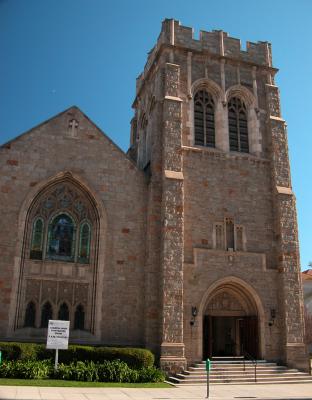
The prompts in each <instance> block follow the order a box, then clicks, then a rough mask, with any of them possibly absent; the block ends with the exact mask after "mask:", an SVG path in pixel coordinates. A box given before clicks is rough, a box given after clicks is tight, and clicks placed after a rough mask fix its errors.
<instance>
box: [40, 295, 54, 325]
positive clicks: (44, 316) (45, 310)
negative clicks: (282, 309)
mask: <svg viewBox="0 0 312 400" xmlns="http://www.w3.org/2000/svg"><path fill="white" fill-rule="evenodd" d="M49 319H53V309H52V306H51V303H50V302H49V301H47V302H46V303H44V305H43V307H42V309H41V324H40V326H41V328H47V327H48V325H49Z"/></svg>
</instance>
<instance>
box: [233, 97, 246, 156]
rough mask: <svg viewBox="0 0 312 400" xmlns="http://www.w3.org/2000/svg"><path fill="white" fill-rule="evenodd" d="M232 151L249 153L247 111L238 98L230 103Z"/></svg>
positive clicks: (234, 98)
mask: <svg viewBox="0 0 312 400" xmlns="http://www.w3.org/2000/svg"><path fill="white" fill-rule="evenodd" d="M228 117H229V141H230V151H240V152H243V153H248V152H249V144H248V125H247V109H246V105H245V103H244V102H243V101H242V100H241V99H240V98H238V97H232V98H230V100H229V102H228Z"/></svg>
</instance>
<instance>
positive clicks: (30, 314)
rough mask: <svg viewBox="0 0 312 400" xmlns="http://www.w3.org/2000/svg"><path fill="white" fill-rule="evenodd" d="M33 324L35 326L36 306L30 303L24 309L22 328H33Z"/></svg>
mask: <svg viewBox="0 0 312 400" xmlns="http://www.w3.org/2000/svg"><path fill="white" fill-rule="evenodd" d="M35 324H36V305H35V303H34V302H33V301H30V302H29V303H28V304H27V307H26V312H25V321H24V326H25V327H31V328H34V327H35Z"/></svg>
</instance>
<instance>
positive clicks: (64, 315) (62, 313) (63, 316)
mask: <svg viewBox="0 0 312 400" xmlns="http://www.w3.org/2000/svg"><path fill="white" fill-rule="evenodd" d="M58 319H60V320H63V321H69V309H68V306H67V304H66V303H63V304H61V305H60V308H59V312H58Z"/></svg>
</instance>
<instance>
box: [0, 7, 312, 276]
mask: <svg viewBox="0 0 312 400" xmlns="http://www.w3.org/2000/svg"><path fill="white" fill-rule="evenodd" d="M311 17H312V1H311V0H297V1H296V2H295V1H292V0H284V1H282V0H274V1H273V0H271V1H268V0H261V1H255V0H237V1H230V0H224V1H222V2H221V1H217V0H215V1H211V0H196V1H193V2H191V1H189V0H188V1H186V0H180V1H178V0H171V1H170V0H167V1H165V0H158V1H147V0H145V1H143V0H142V1H141V0H115V1H106V0H0V54H1V63H0V144H1V143H4V142H6V141H8V140H9V139H12V138H14V137H15V136H17V135H19V134H21V133H23V132H25V131H26V130H28V129H30V128H31V127H33V126H34V125H36V124H38V123H40V122H42V121H44V120H46V119H48V118H50V117H52V116H53V115H55V114H57V113H59V112H61V111H63V110H64V109H66V108H68V107H70V106H71V105H77V106H78V107H80V108H81V109H82V110H83V111H84V112H85V113H86V114H87V115H88V116H89V117H90V118H91V119H92V120H93V121H94V122H95V123H96V124H97V125H98V126H99V127H100V128H101V129H102V130H103V131H104V132H106V133H107V134H108V135H109V136H110V137H111V138H112V139H113V140H114V141H115V142H116V143H117V144H118V145H119V146H120V147H121V148H122V149H124V150H126V149H127V148H128V144H129V122H130V119H131V117H132V110H131V104H132V101H133V99H134V93H135V78H136V77H137V75H138V74H139V73H140V72H141V70H142V68H143V66H144V64H145V61H146V54H147V52H148V51H149V50H150V49H151V48H152V47H153V45H154V43H155V41H156V39H157V36H158V34H159V31H160V26H161V21H162V20H163V19H164V18H175V19H178V20H180V21H181V23H182V24H183V25H187V26H192V27H193V28H194V30H195V36H197V35H198V32H199V30H200V29H202V30H211V29H222V30H224V31H226V32H228V33H229V34H230V35H231V36H233V37H237V38H240V39H241V40H242V46H243V47H245V42H246V41H247V40H249V41H258V40H267V41H269V42H271V43H272V47H273V63H274V66H275V67H277V68H279V69H280V72H279V73H278V75H277V80H276V83H277V84H278V85H279V87H280V90H281V99H282V115H283V117H284V118H285V119H286V121H287V123H288V139H289V151H290V158H291V171H292V179H293V187H294V191H295V193H296V197H297V207H298V221H299V234H300V247H301V266H302V269H305V268H306V267H307V265H308V262H309V261H312V242H311V233H310V232H311V227H312V213H311V206H310V202H311V199H310V198H312V185H311V184H310V180H311V150H310V149H311V147H312V135H311V133H310V131H311V128H310V126H309V124H310V118H309V116H310V114H311V111H310V96H309V95H310V93H311V92H312V73H311V65H312V51H311V46H312V34H311V30H310V26H311Z"/></svg>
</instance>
